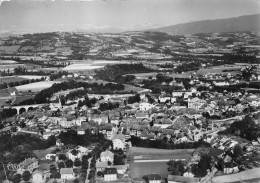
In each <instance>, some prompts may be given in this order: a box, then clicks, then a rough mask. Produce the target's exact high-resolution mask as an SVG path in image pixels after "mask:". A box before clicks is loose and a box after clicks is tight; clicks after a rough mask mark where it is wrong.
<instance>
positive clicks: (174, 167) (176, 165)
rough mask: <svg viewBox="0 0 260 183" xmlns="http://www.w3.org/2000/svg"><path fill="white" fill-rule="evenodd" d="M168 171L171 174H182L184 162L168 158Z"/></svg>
mask: <svg viewBox="0 0 260 183" xmlns="http://www.w3.org/2000/svg"><path fill="white" fill-rule="evenodd" d="M167 164H168V165H169V167H168V171H169V172H171V174H172V175H182V174H183V173H184V164H183V163H182V161H173V160H170V161H169V162H168V163H167Z"/></svg>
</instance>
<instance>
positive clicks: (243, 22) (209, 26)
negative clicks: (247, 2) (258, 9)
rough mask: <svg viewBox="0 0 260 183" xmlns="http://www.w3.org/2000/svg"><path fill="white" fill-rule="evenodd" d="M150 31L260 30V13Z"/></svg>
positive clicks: (190, 32)
mask: <svg viewBox="0 0 260 183" xmlns="http://www.w3.org/2000/svg"><path fill="white" fill-rule="evenodd" d="M149 31H160V32H166V33H171V34H177V35H184V34H196V33H212V32H237V31H252V32H260V14H254V15H245V16H240V17H235V18H228V19H217V20H202V21H195V22H189V23H183V24H176V25H171V26H166V27H160V28H156V29H150V30H149Z"/></svg>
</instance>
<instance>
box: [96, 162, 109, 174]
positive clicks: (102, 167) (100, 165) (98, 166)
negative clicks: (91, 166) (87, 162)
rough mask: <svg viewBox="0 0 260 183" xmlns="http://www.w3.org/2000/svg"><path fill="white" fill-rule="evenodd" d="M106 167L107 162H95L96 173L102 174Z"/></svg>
mask: <svg viewBox="0 0 260 183" xmlns="http://www.w3.org/2000/svg"><path fill="white" fill-rule="evenodd" d="M107 167H108V162H107V161H106V162H100V161H97V162H96V169H97V172H103V171H104V170H105V169H106V168H107Z"/></svg>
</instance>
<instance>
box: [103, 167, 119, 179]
mask: <svg viewBox="0 0 260 183" xmlns="http://www.w3.org/2000/svg"><path fill="white" fill-rule="evenodd" d="M115 180H117V170H116V168H106V169H105V171H104V181H115Z"/></svg>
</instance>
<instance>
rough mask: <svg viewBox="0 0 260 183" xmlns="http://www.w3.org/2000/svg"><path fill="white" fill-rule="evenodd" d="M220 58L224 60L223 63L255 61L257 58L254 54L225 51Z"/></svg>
mask: <svg viewBox="0 0 260 183" xmlns="http://www.w3.org/2000/svg"><path fill="white" fill-rule="evenodd" d="M221 59H223V60H224V61H225V64H234V63H257V58H256V56H255V55H246V54H233V53H227V54H224V55H223V56H222V58H221Z"/></svg>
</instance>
